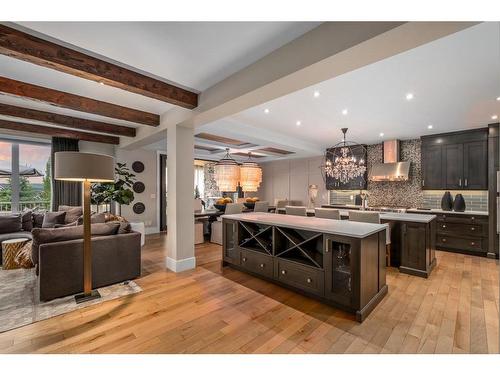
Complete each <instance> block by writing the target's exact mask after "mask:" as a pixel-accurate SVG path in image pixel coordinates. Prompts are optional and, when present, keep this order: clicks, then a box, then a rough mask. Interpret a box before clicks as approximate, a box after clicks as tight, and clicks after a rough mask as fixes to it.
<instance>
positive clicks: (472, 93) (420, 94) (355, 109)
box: [200, 23, 500, 156]
mask: <svg viewBox="0 0 500 375" xmlns="http://www.w3.org/2000/svg"><path fill="white" fill-rule="evenodd" d="M316 90H317V91H318V92H319V93H320V96H319V97H318V98H315V97H314V96H313V93H314V91H316ZM409 92H411V93H413V94H414V99H413V100H411V101H407V100H406V98H405V96H406V94H407V93H409ZM498 96H500V24H499V23H483V24H480V25H477V26H474V27H472V28H469V29H466V30H464V31H461V32H459V33H456V34H453V35H451V36H448V37H445V38H442V39H439V40H437V41H434V42H432V43H429V44H427V45H424V46H421V47H418V48H416V49H413V50H410V51H408V52H405V53H402V54H399V55H397V56H394V57H391V58H389V59H386V60H383V61H380V62H377V63H375V64H372V65H370V66H367V67H364V68H361V69H359V70H356V71H353V72H350V73H347V74H344V75H342V76H339V77H337V78H334V79H332V80H328V81H325V82H323V83H321V84H319V85H316V86H314V87H310V88H308V89H304V90H301V91H297V92H295V93H292V94H290V95H286V96H284V97H281V98H279V99H276V100H274V101H271V102H269V103H266V104H265V105H262V106H258V107H255V108H252V109H249V110H247V111H244V112H241V113H239V114H237V115H235V116H232V117H231V118H228V119H225V120H223V121H218V122H214V123H212V124H210V125H208V126H207V128H210V129H211V130H212V131H213V132H214V133H219V134H220V135H223V134H224V131H225V130H224V129H227V122H228V121H231V122H233V123H237V124H241V125H242V126H241V129H242V130H241V132H240V134H239V136H240V139H243V140H245V133H246V135H248V134H251V135H252V137H255V134H259V133H260V132H261V131H265V132H267V133H266V135H265V136H262V137H261V140H262V141H263V142H265V143H272V142H274V143H276V144H281V145H286V144H287V142H285V141H283V139H282V138H283V135H286V137H287V138H288V139H295V140H300V141H301V142H306V143H308V144H312V145H314V146H315V147H316V148H317V150H318V153H321V151H322V150H323V149H324V148H325V147H326V146H331V145H333V144H335V143H336V142H338V141H339V140H340V138H341V132H340V128H342V127H348V128H349V132H348V138H349V139H351V140H355V141H357V142H360V143H367V144H371V143H377V142H380V141H381V140H383V139H391V138H399V139H409V138H417V137H419V136H421V135H425V134H431V133H442V132H449V131H455V130H462V129H470V128H477V127H484V126H487V124H488V123H491V122H495V121H493V120H492V119H491V115H493V114H497V115H499V116H500V101H496V100H495V99H496V98H497V97H498ZM265 108H268V109H269V110H270V112H269V114H265V113H264V109H265ZM345 108H347V109H348V115H347V116H344V115H342V110H343V109H345ZM298 120H300V121H301V126H296V121H298ZM429 124H432V125H433V129H432V130H429V129H427V126H428V125H429ZM205 129H206V128H205ZM205 129H204V128H202V129H200V131H205ZM248 129H253V132H252V133H248ZM231 130H232V131H237V130H238V127H237V126H236V127H232V128H231ZM381 132H383V133H384V137H380V136H379V133H381ZM271 133H272V134H274V135H275V136H274V137H270V134H271ZM236 135H238V134H236ZM308 152H309V151H307V152H305V153H303V155H304V156H305V155H307V154H308ZM296 156H297V155H296Z"/></svg>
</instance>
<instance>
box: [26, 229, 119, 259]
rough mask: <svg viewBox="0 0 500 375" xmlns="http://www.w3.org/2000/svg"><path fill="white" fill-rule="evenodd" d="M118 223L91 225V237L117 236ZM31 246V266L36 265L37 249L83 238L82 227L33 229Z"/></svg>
mask: <svg viewBox="0 0 500 375" xmlns="http://www.w3.org/2000/svg"><path fill="white" fill-rule="evenodd" d="M119 226H120V224H118V223H99V224H92V225H91V229H90V231H91V233H92V237H100V236H111V235H114V234H117V232H118V227H119ZM31 234H32V235H33V244H32V246H31V259H32V261H33V264H35V265H36V264H38V248H39V246H40V245H41V244H44V243H52V242H61V241H71V240H78V239H82V238H83V226H81V225H78V226H72V227H63V228H34V229H33V231H32V232H31Z"/></svg>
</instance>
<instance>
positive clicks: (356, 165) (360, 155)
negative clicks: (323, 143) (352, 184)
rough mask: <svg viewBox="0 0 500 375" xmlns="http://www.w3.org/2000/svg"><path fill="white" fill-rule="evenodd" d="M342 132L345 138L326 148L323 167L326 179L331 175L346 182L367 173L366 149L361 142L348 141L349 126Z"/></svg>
mask: <svg viewBox="0 0 500 375" xmlns="http://www.w3.org/2000/svg"><path fill="white" fill-rule="evenodd" d="M342 133H343V134H344V137H343V140H342V141H341V142H339V143H337V144H336V145H335V146H333V147H331V148H329V149H327V150H326V153H325V161H324V164H323V165H322V166H321V169H322V171H323V173H324V177H325V180H326V178H327V177H330V178H333V179H335V180H339V181H340V182H341V183H343V184H345V183H347V182H348V181H350V180H352V179H354V178H357V177H360V176H363V175H364V174H365V172H366V165H365V159H366V149H365V148H364V147H363V146H362V145H360V144H359V143H356V142H351V141H346V139H345V135H346V133H347V128H342Z"/></svg>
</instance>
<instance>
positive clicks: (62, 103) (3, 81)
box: [0, 76, 160, 126]
mask: <svg viewBox="0 0 500 375" xmlns="http://www.w3.org/2000/svg"><path fill="white" fill-rule="evenodd" d="M0 92H4V93H6V94H11V95H16V96H20V97H24V98H29V99H34V100H40V101H42V102H47V103H50V104H53V105H56V106H58V107H63V108H68V109H73V110H75V111H80V112H87V113H93V114H95V115H100V116H105V117H111V118H116V119H119V120H125V121H130V122H136V123H139V124H144V125H150V126H158V125H159V124H160V116H159V115H156V114H154V113H149V112H143V111H139V110H137V109H132V108H128V107H122V106H120V105H116V104H111V103H106V102H101V101H99V100H96V99H92V98H86V97H84V96H79V95H75V94H70V93H68V92H64V91H58V90H54V89H49V88H47V87H42V86H37V85H32V84H31V83H26V82H21V81H16V80H14V79H10V78H7V77H1V76H0Z"/></svg>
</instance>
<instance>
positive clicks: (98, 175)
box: [54, 151, 115, 303]
mask: <svg viewBox="0 0 500 375" xmlns="http://www.w3.org/2000/svg"><path fill="white" fill-rule="evenodd" d="M54 155H55V157H54V179H56V180H63V181H81V182H82V184H83V293H81V294H78V295H76V296H75V300H76V303H82V302H85V301H89V300H92V299H96V298H100V297H101V296H100V294H99V292H98V291H97V290H92V243H91V227H90V184H91V182H114V181H115V160H114V158H113V157H111V156H107V155H100V154H90V153H85V152H75V151H61V152H56V153H55V154H54Z"/></svg>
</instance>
